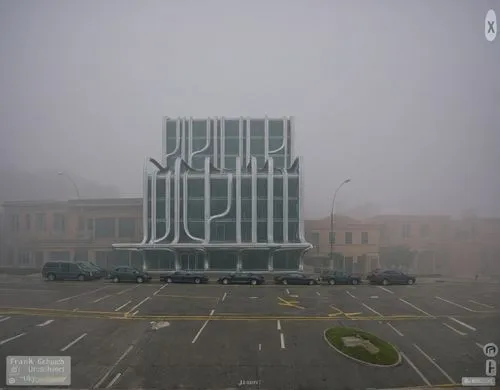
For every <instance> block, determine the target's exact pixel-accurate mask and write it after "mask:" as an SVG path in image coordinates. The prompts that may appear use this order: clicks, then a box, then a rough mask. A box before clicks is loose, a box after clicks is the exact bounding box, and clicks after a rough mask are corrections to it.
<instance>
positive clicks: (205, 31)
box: [0, 0, 500, 218]
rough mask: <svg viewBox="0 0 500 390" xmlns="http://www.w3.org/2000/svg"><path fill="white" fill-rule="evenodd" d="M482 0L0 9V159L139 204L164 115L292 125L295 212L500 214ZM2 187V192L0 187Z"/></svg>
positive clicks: (499, 119)
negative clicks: (103, 187)
mask: <svg viewBox="0 0 500 390" xmlns="http://www.w3.org/2000/svg"><path fill="white" fill-rule="evenodd" d="M490 8H494V9H495V11H496V14H497V18H498V19H499V20H500V2H498V1H492V0H474V1H473V0H470V1H465V0H449V1H448V0H446V1H445V0H442V1H435V0H433V1H427V0H418V1H417V0H407V1H386V0H374V1H369V0H366V1H356V0H345V1H340V0H325V1H314V0H308V1H305V0H304V1H293V0H274V1H270V0H267V1H263V0H262V1H261V0H252V1H248V0H247V1H236V0H232V1H230V0H228V1H218V0H210V1H201V0H198V1H194V0H182V1H168V0H158V1H156V0H147V1H139V0H137V1H126V0H116V1H112V0H106V1H103V0H82V1H70V0H61V1H50V0H43V1H23V0H12V1H4V0H0V164H2V165H7V164H9V165H11V164H13V165H15V166H18V167H19V168H21V169H42V168H43V169H44V170H54V172H57V171H60V170H63V169H64V170H66V171H71V172H75V174H78V175H80V176H83V177H87V178H89V179H92V180H97V181H100V182H102V183H105V184H109V185H116V186H119V187H120V189H121V191H122V193H123V194H124V195H127V196H140V195H141V191H142V187H141V185H142V181H141V177H142V164H143V159H144V157H145V156H151V157H156V158H159V157H160V152H161V124H162V116H164V115H168V116H172V117H176V116H193V117H209V116H228V117H229V116H233V117H234V116H240V115H243V116H258V117H261V116H264V115H266V114H267V115H269V116H278V117H281V116H284V115H286V116H288V115H292V116H295V117H296V121H297V122H296V131H297V140H296V148H297V152H298V153H299V154H301V155H303V156H304V172H305V176H306V177H305V181H306V183H305V185H306V188H305V193H306V199H305V206H306V216H307V217H310V218H315V217H321V216H324V215H327V214H328V213H329V208H330V203H331V198H332V193H333V191H334V190H335V188H336V187H337V185H338V184H339V183H340V182H341V181H342V180H344V179H345V178H348V177H349V178H351V179H352V182H351V183H349V184H348V185H346V186H345V187H344V188H343V189H342V191H341V193H339V195H338V198H337V199H338V203H337V207H338V210H343V209H347V208H350V207H353V206H355V205H357V204H360V203H364V202H374V203H376V204H379V205H380V206H381V207H382V209H383V211H384V212H402V213H410V212H413V213H440V214H444V213H458V212H460V210H462V209H464V208H474V209H476V210H477V212H478V213H479V214H481V215H485V216H494V215H495V216H500V175H499V174H498V172H497V169H498V167H500V156H499V145H500V135H499V134H500V34H499V35H498V36H497V39H496V40H495V41H494V42H488V41H487V40H486V39H485V36H484V19H485V16H486V12H487V10H488V9H490ZM0 185H6V184H5V183H0Z"/></svg>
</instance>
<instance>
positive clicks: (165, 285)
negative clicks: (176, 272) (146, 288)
mask: <svg viewBox="0 0 500 390" xmlns="http://www.w3.org/2000/svg"><path fill="white" fill-rule="evenodd" d="M167 286H168V284H166V283H165V284H164V285H163V286H161V287H160V288H159V289H158V290H156V291H155V292H154V293H153V295H156V294H158V293H159V292H160V291H161V290H163V289H164V288H165V287H167Z"/></svg>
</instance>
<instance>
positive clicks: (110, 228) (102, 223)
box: [94, 218, 115, 238]
mask: <svg viewBox="0 0 500 390" xmlns="http://www.w3.org/2000/svg"><path fill="white" fill-rule="evenodd" d="M94 235H95V237H96V238H110V237H114V236H115V219H114V218H96V219H95V222H94Z"/></svg>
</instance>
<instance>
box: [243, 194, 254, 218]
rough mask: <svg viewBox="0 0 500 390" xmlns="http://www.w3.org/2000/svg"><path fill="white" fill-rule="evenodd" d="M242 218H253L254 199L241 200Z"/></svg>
mask: <svg viewBox="0 0 500 390" xmlns="http://www.w3.org/2000/svg"><path fill="white" fill-rule="evenodd" d="M241 218H242V219H251V218H252V200H251V199H242V200H241Z"/></svg>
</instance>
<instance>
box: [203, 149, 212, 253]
mask: <svg viewBox="0 0 500 390" xmlns="http://www.w3.org/2000/svg"><path fill="white" fill-rule="evenodd" d="M203 173H204V175H205V177H204V186H205V244H208V243H209V242H210V217H211V211H210V196H211V194H210V158H209V157H205V169H204V171H203Z"/></svg>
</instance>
